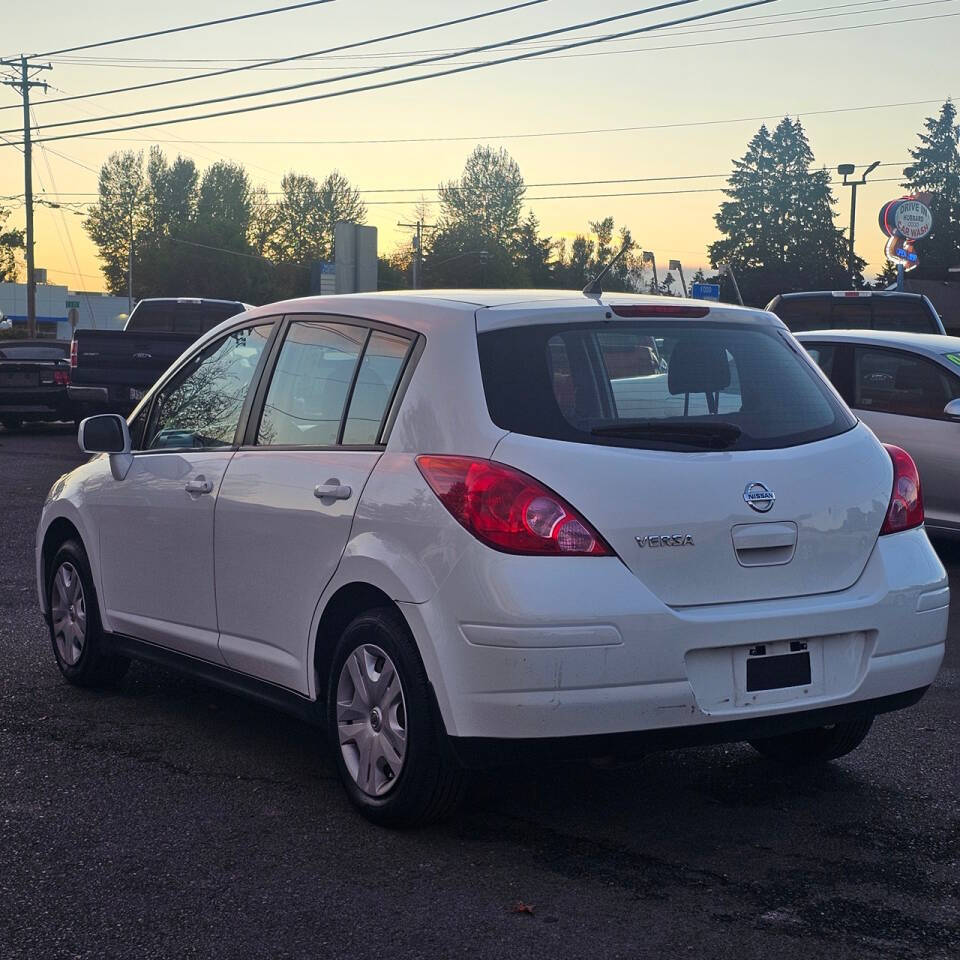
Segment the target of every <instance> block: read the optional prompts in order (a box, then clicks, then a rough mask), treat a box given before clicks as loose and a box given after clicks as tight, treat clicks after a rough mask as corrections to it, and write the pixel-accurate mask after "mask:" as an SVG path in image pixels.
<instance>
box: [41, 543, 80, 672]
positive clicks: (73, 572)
mask: <svg viewBox="0 0 960 960" xmlns="http://www.w3.org/2000/svg"><path fill="white" fill-rule="evenodd" d="M50 600H51V603H50V613H51V616H52V618H53V640H54V643H55V644H56V646H57V653H58V654H59V655H60V659H61V660H62V661H63V662H64V663H65V664H66V665H67V666H69V667H72V666H73V665H74V664H75V663H76V662H77V661H78V660H79V659H80V655H81V654H82V653H83V645H84V643H85V642H86V639H87V604H86V600H85V598H84V596H83V583H81V581H80V575H79V574H78V573H77V569H76V567H74V565H73V564H72V563H70V562H69V561H67V562H64V563H62V564H60V568H59V569H58V570H57V572H56V574H55V576H54V578H53V587H52V589H51V591H50Z"/></svg>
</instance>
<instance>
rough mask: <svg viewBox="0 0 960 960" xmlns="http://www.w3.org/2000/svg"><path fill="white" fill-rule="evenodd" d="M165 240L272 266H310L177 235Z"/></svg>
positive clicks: (303, 267) (299, 267)
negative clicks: (229, 248)
mask: <svg viewBox="0 0 960 960" xmlns="http://www.w3.org/2000/svg"><path fill="white" fill-rule="evenodd" d="M165 239H166V240H170V241H171V242H173V243H182V244H186V246H188V247H200V248H201V249H203V250H216V251H217V252H218V253H229V254H232V255H233V256H235V257H245V258H246V259H248V260H262V261H263V262H264V263H269V264H270V265H271V266H274V267H283V266H289V267H297V268H298V269H300V270H309V269H310V267H308V266H306V265H305V264H302V263H294V262H293V261H280V262H277V261H276V260H271V259H270V258H269V257H261V256H259V255H258V254H255V253H241V252H240V251H239V250H228V249H227V248H226V247H213V246H211V245H210V244H209V243H196V242H195V241H193V240H181V239H180V238H179V237H166V238H165Z"/></svg>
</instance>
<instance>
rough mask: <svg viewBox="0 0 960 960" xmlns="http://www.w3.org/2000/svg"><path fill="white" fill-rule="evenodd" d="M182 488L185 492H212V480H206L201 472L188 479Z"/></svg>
mask: <svg viewBox="0 0 960 960" xmlns="http://www.w3.org/2000/svg"><path fill="white" fill-rule="evenodd" d="M183 489H184V490H186V491H187V493H212V492H213V481H212V480H208V479H207V478H206V477H205V476H203V475H202V474H201V475H200V476H199V477H194V478H193V479H192V480H188V481H187V482H186V483H185V484H184V485H183Z"/></svg>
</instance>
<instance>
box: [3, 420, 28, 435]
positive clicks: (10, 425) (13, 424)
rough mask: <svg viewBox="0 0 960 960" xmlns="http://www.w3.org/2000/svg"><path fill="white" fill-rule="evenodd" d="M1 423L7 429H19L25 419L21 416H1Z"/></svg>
mask: <svg viewBox="0 0 960 960" xmlns="http://www.w3.org/2000/svg"><path fill="white" fill-rule="evenodd" d="M0 423H2V424H3V426H4V429H5V430H10V431H11V432H12V431H14V430H19V429H20V428H21V427H22V426H23V421H22V420H21V419H20V418H19V417H0Z"/></svg>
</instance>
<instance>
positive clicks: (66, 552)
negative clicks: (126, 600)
mask: <svg viewBox="0 0 960 960" xmlns="http://www.w3.org/2000/svg"><path fill="white" fill-rule="evenodd" d="M47 603H48V608H49V610H50V616H49V626H50V641H51V643H52V644H53V655H54V657H56V660H57V666H58V667H59V668H60V673H62V674H63V676H64V678H65V679H66V680H68V681H69V682H70V683H73V684H76V685H77V686H80V687H94V686H100V685H103V684H109V683H114V682H116V681H117V680H119V679H120V678H121V677H122V676H123V675H124V674H125V673H126V672H127V668H128V667H129V666H130V661H129V660H128V659H127V658H126V657H121V656H118V655H117V654H114V653H110V652H109V651H108V650H107V649H106V640H105V638H104V635H103V628H102V626H101V624H100V613H99V610H98V609H97V598H96V594H95V593H94V589H93V578H92V577H91V575H90V564H89V562H88V560H87V555H86V552H85V551H84V549H83V546H82V545H81V544H80V543H78V542H77V541H76V540H67V541H66V543H64V544H62V545H61V547H60V549H59V550H57V553H56V555H55V556H54V558H53V563H52V564H51V565H50V575H49V577H48V578H47Z"/></svg>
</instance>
